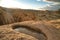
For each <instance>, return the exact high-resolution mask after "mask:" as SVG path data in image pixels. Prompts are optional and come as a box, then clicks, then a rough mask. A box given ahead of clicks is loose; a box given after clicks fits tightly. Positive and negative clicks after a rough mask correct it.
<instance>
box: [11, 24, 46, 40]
mask: <svg viewBox="0 0 60 40" xmlns="http://www.w3.org/2000/svg"><path fill="white" fill-rule="evenodd" d="M12 28H13V30H15V31H18V32H21V33H25V34H28V35H31V36H33V37H35V38H37V39H38V40H47V37H46V35H45V34H44V33H43V32H41V31H37V30H34V29H32V28H30V27H28V26H24V25H13V27H12Z"/></svg>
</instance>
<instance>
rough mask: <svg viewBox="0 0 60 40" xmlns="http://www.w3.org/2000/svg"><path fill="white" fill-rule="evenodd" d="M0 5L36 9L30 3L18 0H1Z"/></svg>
mask: <svg viewBox="0 0 60 40" xmlns="http://www.w3.org/2000/svg"><path fill="white" fill-rule="evenodd" d="M0 6H3V7H7V8H22V9H36V8H35V7H32V6H31V5H28V4H25V3H21V2H18V1H16V0H1V1H0Z"/></svg>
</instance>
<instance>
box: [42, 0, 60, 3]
mask: <svg viewBox="0 0 60 40" xmlns="http://www.w3.org/2000/svg"><path fill="white" fill-rule="evenodd" d="M43 1H46V2H59V3H60V0H43Z"/></svg>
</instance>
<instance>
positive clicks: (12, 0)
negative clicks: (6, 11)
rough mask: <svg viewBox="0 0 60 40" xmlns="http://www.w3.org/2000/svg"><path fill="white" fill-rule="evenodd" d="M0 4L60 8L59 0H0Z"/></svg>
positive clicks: (40, 8)
mask: <svg viewBox="0 0 60 40" xmlns="http://www.w3.org/2000/svg"><path fill="white" fill-rule="evenodd" d="M0 6H3V7H7V8H21V9H35V10H57V9H60V0H0Z"/></svg>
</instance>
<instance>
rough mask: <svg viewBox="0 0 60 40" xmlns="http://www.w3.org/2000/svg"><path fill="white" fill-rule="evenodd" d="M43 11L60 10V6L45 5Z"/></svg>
mask: <svg viewBox="0 0 60 40" xmlns="http://www.w3.org/2000/svg"><path fill="white" fill-rule="evenodd" d="M42 9H44V10H58V9H60V4H51V5H49V4H47V6H45V7H44V8H42Z"/></svg>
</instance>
